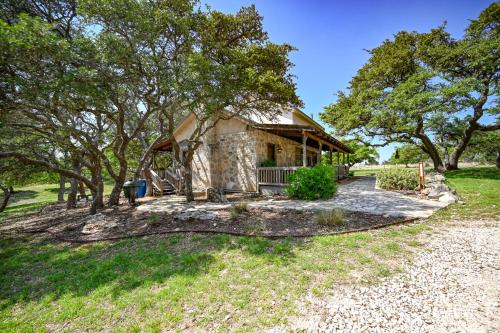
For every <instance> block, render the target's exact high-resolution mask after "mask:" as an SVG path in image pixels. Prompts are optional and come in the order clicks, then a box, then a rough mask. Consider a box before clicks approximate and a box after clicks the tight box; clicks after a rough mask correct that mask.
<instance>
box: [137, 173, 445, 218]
mask: <svg viewBox="0 0 500 333" xmlns="http://www.w3.org/2000/svg"><path fill="white" fill-rule="evenodd" d="M233 204H234V203H233ZM448 204H449V203H446V202H439V201H432V200H423V199H419V198H417V197H414V196H408V195H404V194H402V193H398V192H391V191H385V190H381V189H376V188H375V177H361V178H359V179H357V180H355V181H353V182H350V183H348V184H341V185H339V190H338V192H337V194H336V195H335V196H334V197H333V198H332V199H329V200H316V201H304V200H275V199H268V200H261V201H253V202H249V203H248V207H249V208H262V209H296V210H312V211H320V210H331V209H334V208H341V209H345V210H350V211H358V212H364V213H371V214H380V215H385V216H395V217H396V216H403V217H420V218H425V217H428V216H430V215H432V214H433V213H434V212H435V211H436V210H438V209H440V208H443V207H446V206H447V205H448ZM231 205H232V203H211V202H203V203H200V202H193V203H189V204H188V203H187V202H186V200H185V198H184V197H180V196H164V197H161V198H159V199H157V200H154V201H152V202H148V203H145V204H143V205H141V206H139V207H137V210H140V211H150V212H166V213H171V214H177V213H181V212H183V211H186V210H190V211H193V210H199V211H216V210H219V209H228V208H230V207H231Z"/></svg>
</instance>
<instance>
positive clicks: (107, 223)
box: [82, 213, 118, 234]
mask: <svg viewBox="0 0 500 333" xmlns="http://www.w3.org/2000/svg"><path fill="white" fill-rule="evenodd" d="M82 222H84V223H85V225H84V226H83V229H82V233H83V234H95V233H96V232H101V231H104V230H106V229H111V228H116V227H117V226H118V223H116V219H115V218H112V217H107V216H106V215H104V214H102V213H98V214H95V215H89V216H87V217H85V218H84V219H83V220H82Z"/></svg>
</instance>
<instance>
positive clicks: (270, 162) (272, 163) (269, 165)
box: [260, 160, 276, 168]
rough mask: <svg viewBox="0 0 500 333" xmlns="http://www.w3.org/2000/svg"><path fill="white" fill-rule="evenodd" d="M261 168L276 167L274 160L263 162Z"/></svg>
mask: <svg viewBox="0 0 500 333" xmlns="http://www.w3.org/2000/svg"><path fill="white" fill-rule="evenodd" d="M260 166H261V167H266V168H271V167H275V166H276V161H274V160H265V161H263V162H262V163H261V164H260Z"/></svg>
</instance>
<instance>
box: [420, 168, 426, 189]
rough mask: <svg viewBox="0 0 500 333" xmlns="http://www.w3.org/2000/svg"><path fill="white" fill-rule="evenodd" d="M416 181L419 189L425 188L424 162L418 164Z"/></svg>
mask: <svg viewBox="0 0 500 333" xmlns="http://www.w3.org/2000/svg"><path fill="white" fill-rule="evenodd" d="M418 179H419V183H420V184H419V186H420V189H424V188H425V164H424V162H418Z"/></svg>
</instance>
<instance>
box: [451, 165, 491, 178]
mask: <svg viewBox="0 0 500 333" xmlns="http://www.w3.org/2000/svg"><path fill="white" fill-rule="evenodd" d="M446 178H450V179H457V178H473V179H500V170H498V169H496V168H495V167H479V168H466V169H460V170H453V171H447V172H446Z"/></svg>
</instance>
